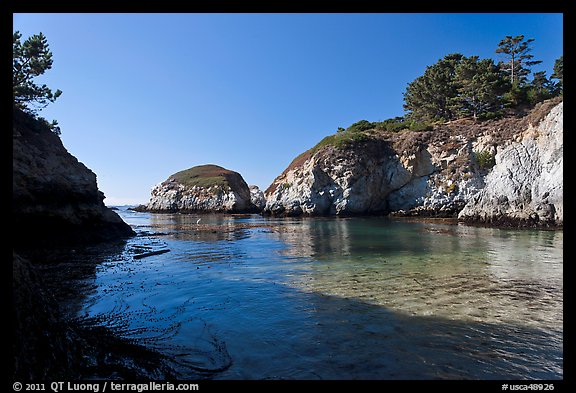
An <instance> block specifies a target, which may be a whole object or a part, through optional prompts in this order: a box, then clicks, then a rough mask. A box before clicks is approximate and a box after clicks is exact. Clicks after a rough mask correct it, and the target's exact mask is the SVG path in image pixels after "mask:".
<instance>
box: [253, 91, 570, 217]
mask: <svg viewBox="0 0 576 393" xmlns="http://www.w3.org/2000/svg"><path fill="white" fill-rule="evenodd" d="M552 108H554V109H553V110H552ZM562 108H563V106H562V104H561V103H560V104H559V103H558V100H555V101H549V102H545V103H543V104H540V105H538V106H537V107H536V108H534V110H532V112H530V113H528V114H527V115H526V116H524V117H508V118H504V119H499V120H492V121H485V122H481V123H476V122H474V121H473V120H471V119H462V120H458V121H454V122H450V123H446V124H438V125H436V126H434V128H433V129H432V130H430V131H421V132H414V131H408V130H405V131H401V132H388V131H383V130H378V129H371V130H365V131H362V132H355V133H349V131H345V132H341V133H337V134H335V135H333V136H330V137H327V138H325V139H324V140H323V141H321V142H320V143H319V144H318V145H317V146H315V147H314V148H312V149H310V150H308V151H307V152H304V153H303V154H301V155H300V156H298V157H297V158H296V159H294V161H293V162H292V163H291V164H290V165H289V166H288V168H286V170H284V172H283V173H282V174H281V175H280V176H278V177H277V178H276V179H275V180H274V182H273V183H272V184H271V185H270V187H268V189H267V190H266V192H265V196H266V205H265V207H264V213H265V214H271V215H280V216H294V215H308V216H317V215H359V214H396V215H424V216H441V217H456V216H457V215H458V214H459V213H460V212H461V211H462V209H464V207H465V206H467V208H466V210H465V211H466V212H469V213H466V214H462V215H461V217H462V219H467V220H469V221H470V220H478V219H481V220H484V221H486V217H487V216H488V213H486V212H485V213H480V212H474V211H473V210H470V209H471V205H473V204H482V205H483V206H485V210H484V211H487V210H488V209H489V208H490V203H488V202H481V201H485V200H488V199H490V198H492V199H491V200H492V201H494V198H493V195H492V194H487V191H484V194H486V196H481V195H484V194H481V192H482V190H487V189H488V188H487V187H489V188H490V189H491V191H492V192H494V193H500V192H502V191H501V190H499V189H498V188H497V187H494V186H493V184H494V182H499V180H498V179H499V178H500V177H502V176H504V175H496V174H495V173H506V174H507V176H511V177H512V178H513V179H514V180H513V181H512V182H514V183H518V182H522V181H524V180H528V179H530V180H534V179H535V177H534V176H536V177H539V178H540V177H541V180H539V181H538V182H537V184H538V185H537V186H535V187H537V188H538V190H537V191H533V192H532V194H533V195H532V196H531V197H530V198H531V199H530V200H531V201H535V202H534V203H536V204H538V203H540V208H539V209H540V210H538V211H540V212H541V213H542V214H545V213H544V212H545V211H546V212H550V211H551V209H552V210H554V211H557V210H558V209H560V214H561V207H560V208H557V207H556V206H561V198H562V196H561V194H562V193H561V190H562V177H561V169H560V170H559V169H558V166H557V165H558V162H560V163H561V157H562V153H561V152H562V148H561V146H562V137H561V135H562V130H561V129H562V122H561V120H560V121H558V118H560V119H561V117H562ZM551 110H552V112H551V113H550V115H549V117H550V116H552V118H553V119H556V120H550V119H552V118H550V119H549V117H546V119H545V120H544V121H542V122H541V120H542V118H543V117H544V116H545V115H546V114H548V112H550V111H551ZM544 129H545V130H549V131H537V130H544ZM527 130H528V131H527ZM530 130H532V131H530ZM534 130H536V131H534ZM558 130H559V131H558ZM558 132H559V133H558ZM540 134H542V135H548V134H550V135H553V136H550V137H547V138H543V137H537V135H540ZM520 135H523V136H522V138H524V139H523V142H521V144H523V146H525V147H526V148H525V154H523V155H520V156H519V157H517V159H516V160H515V161H514V162H513V163H512V162H511V163H509V165H508V166H506V169H499V168H500V166H501V165H502V164H501V162H502V161H505V162H508V161H509V160H508V159H506V158H502V157H507V156H510V155H511V153H506V151H510V150H509V149H514V148H513V147H512V146H508V145H510V143H511V142H512V141H514V140H515V139H518V138H519V137H520ZM547 141H553V142H551V143H555V145H554V147H552V146H551V145H550V144H549V143H548V142H547ZM519 143H520V142H519ZM534 154H536V155H534ZM528 157H530V158H528ZM494 161H495V162H496V163H497V165H496V169H494V170H493V169H492V166H493V165H494ZM528 162H530V164H528ZM553 162H554V163H553ZM523 165H531V166H530V167H529V169H527V168H528V167H523ZM536 167H538V169H536ZM528 172H529V173H532V174H534V176H532V177H529V176H527V175H526V176H524V175H520V174H521V173H528ZM491 173H494V174H492V175H490V176H488V174H491ZM536 174H537V175H536ZM542 176H543V177H542ZM487 182H489V183H488V186H487ZM559 182H560V183H559ZM558 190H560V192H558ZM502 195H506V194H502ZM514 195H522V197H525V196H526V195H527V192H524V193H522V192H520V191H514V192H510V193H509V197H508V198H509V200H510V199H512V200H514V202H513V203H512V205H513V206H514V207H513V208H512V210H513V209H516V208H519V207H526V206H528V205H529V202H525V203H523V202H522V201H521V200H520V199H518V198H516V199H514ZM535 195H538V196H539V198H540V199H539V200H538V201H536V200H535V199H534V196H535ZM545 198H548V199H546V201H547V202H546V201H545ZM552 200H554V202H551V201H552ZM558 200H560V202H559V201H558ZM543 201H544V203H547V204H542V203H543ZM550 203H552V204H553V205H554V207H550V206H551V205H550ZM492 206H493V203H492ZM534 209H536V207H534ZM534 209H532V210H534ZM512 210H506V211H499V213H498V214H507V213H508V212H511V211H512ZM528 214H531V213H528ZM547 214H549V215H550V214H552V213H547ZM554 214H556V213H554ZM556 215H558V214H556Z"/></svg>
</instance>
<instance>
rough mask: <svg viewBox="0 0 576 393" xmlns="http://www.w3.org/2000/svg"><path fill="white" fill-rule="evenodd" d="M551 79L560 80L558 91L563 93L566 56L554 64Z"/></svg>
mask: <svg viewBox="0 0 576 393" xmlns="http://www.w3.org/2000/svg"><path fill="white" fill-rule="evenodd" d="M550 78H554V79H558V89H560V92H562V91H563V90H564V55H562V56H560V57H559V58H557V59H556V61H555V62H554V72H553V73H552V75H551V76H550Z"/></svg>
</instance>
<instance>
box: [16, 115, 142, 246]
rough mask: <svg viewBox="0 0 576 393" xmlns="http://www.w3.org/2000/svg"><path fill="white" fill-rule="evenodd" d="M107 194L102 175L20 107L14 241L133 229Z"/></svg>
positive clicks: (49, 241)
mask: <svg viewBox="0 0 576 393" xmlns="http://www.w3.org/2000/svg"><path fill="white" fill-rule="evenodd" d="M103 200H104V195H103V194H102V192H100V191H99V190H98V186H97V183H96V175H95V174H94V173H93V172H92V171H91V170H90V169H88V168H87V167H86V166H85V165H84V164H82V163H81V162H79V161H78V160H77V159H76V158H75V157H74V156H72V155H71V154H70V153H68V151H67V150H66V148H65V147H64V146H63V145H62V141H61V140H60V138H59V137H58V136H57V135H55V134H54V133H53V132H51V131H50V129H49V128H48V127H46V126H45V125H43V124H42V123H40V122H38V121H37V120H35V119H34V118H32V117H31V116H30V115H27V114H26V113H24V112H21V111H18V110H15V111H14V121H13V133H12V218H13V227H12V228H11V230H12V231H13V233H14V245H15V246H17V247H18V246H24V247H28V246H30V245H34V244H46V245H54V244H63V243H66V244H71V243H78V242H97V241H103V240H111V239H117V238H122V237H126V236H131V235H133V234H134V232H133V231H132V229H131V228H130V226H128V225H127V224H126V223H124V221H122V219H121V218H120V217H119V216H118V215H117V214H116V213H114V212H113V211H112V210H110V209H109V208H107V207H106V206H105V205H104V202H103Z"/></svg>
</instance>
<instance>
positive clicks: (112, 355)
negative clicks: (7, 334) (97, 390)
mask: <svg viewBox="0 0 576 393" xmlns="http://www.w3.org/2000/svg"><path fill="white" fill-rule="evenodd" d="M50 289H51V288H50V287H48V286H47V285H46V283H45V280H44V279H43V277H42V275H41V272H40V271H39V270H38V268H37V267H36V266H35V264H34V263H32V262H30V261H29V260H27V259H25V258H23V257H21V256H19V255H17V254H13V257H12V325H13V329H12V351H13V354H14V363H13V370H12V376H13V379H14V380H24V381H40V380H52V381H53V380H58V379H65V380H66V379H68V380H78V379H128V380H131V379H155V380H167V379H174V378H176V377H177V376H178V374H177V371H176V370H175V369H174V368H173V367H172V365H171V364H170V363H171V361H170V359H167V358H166V357H164V356H163V355H161V354H159V353H157V352H154V351H151V350H149V349H147V348H145V347H142V346H140V345H137V344H135V343H132V342H129V341H127V340H124V339H121V338H118V337H116V336H115V335H114V334H113V333H112V332H111V331H110V330H108V329H106V328H104V327H98V326H95V325H94V324H91V323H87V322H86V321H78V320H71V319H70V317H69V316H66V315H64V313H63V312H62V311H61V308H60V306H59V304H58V301H57V299H56V298H55V297H54V296H53V295H52V293H51V291H50Z"/></svg>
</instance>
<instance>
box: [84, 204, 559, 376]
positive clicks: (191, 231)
mask: <svg viewBox="0 0 576 393" xmlns="http://www.w3.org/2000/svg"><path fill="white" fill-rule="evenodd" d="M118 213H119V214H120V215H121V216H122V218H123V219H124V220H125V221H126V222H127V223H129V224H130V225H131V226H132V227H133V228H134V229H135V230H136V231H137V232H138V234H139V236H137V237H135V238H133V239H131V240H129V241H128V242H127V244H126V246H125V247H124V249H123V250H122V251H120V252H118V253H117V255H113V256H111V257H109V258H107V259H106V260H105V261H103V262H102V263H101V264H100V265H99V266H98V268H97V270H96V275H95V277H94V278H93V285H92V286H91V289H90V290H89V291H88V293H86V296H84V297H83V298H82V300H81V304H80V306H79V311H78V314H79V315H80V316H81V317H86V318H95V320H99V321H100V323H102V324H105V325H107V326H109V327H111V328H112V329H115V330H116V331H117V333H118V334H119V335H121V336H123V337H126V338H130V339H134V340H135V341H136V342H138V343H140V344H142V345H145V346H147V347H149V348H153V349H156V350H158V351H160V352H162V353H164V354H166V355H168V356H170V357H171V358H172V359H174V362H175V364H176V365H178V367H180V368H179V369H180V371H181V373H182V375H181V376H182V378H183V379H186V378H187V377H190V378H197V377H198V373H203V375H205V376H206V377H207V378H212V379H548V380H550V379H562V378H563V319H562V318H563V232H562V231H541V230H503V229H489V228H479V227H471V226H465V225H461V224H454V223H445V222H435V221H416V220H414V221H410V220H392V219H387V218H376V217H374V218H314V219H287V218H283V219H277V218H263V217H260V216H257V215H248V216H225V215H180V214H150V213H136V212H132V211H130V210H127V209H125V208H120V209H119V211H118ZM167 250H169V251H167ZM157 251H162V252H163V253H156V252H157Z"/></svg>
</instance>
